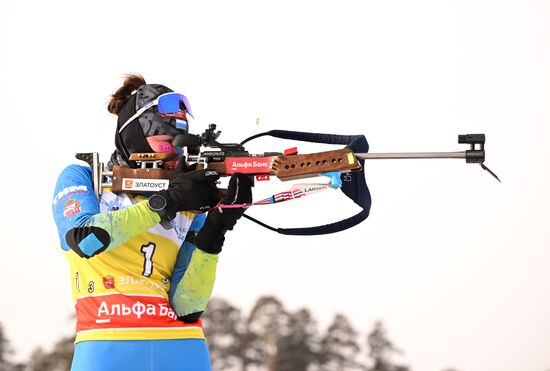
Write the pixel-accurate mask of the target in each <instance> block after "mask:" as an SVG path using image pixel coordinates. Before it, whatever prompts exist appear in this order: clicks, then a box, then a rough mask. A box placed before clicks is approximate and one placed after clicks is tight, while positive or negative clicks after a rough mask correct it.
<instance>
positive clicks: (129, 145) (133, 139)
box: [115, 84, 182, 164]
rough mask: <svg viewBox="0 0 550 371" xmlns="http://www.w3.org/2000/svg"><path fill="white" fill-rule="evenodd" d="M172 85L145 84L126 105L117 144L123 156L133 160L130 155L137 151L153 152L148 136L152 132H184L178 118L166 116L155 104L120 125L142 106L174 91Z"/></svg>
mask: <svg viewBox="0 0 550 371" xmlns="http://www.w3.org/2000/svg"><path fill="white" fill-rule="evenodd" d="M172 91H173V90H172V89H169V88H167V87H166V86H164V85H158V84H145V85H142V86H140V87H139V89H138V90H137V92H136V93H135V94H133V95H132V96H131V97H130V99H129V100H128V101H127V102H126V103H125V104H124V105H123V106H122V108H121V109H120V112H119V113H118V123H117V129H116V132H115V146H116V149H117V152H118V153H119V154H120V156H121V157H122V159H123V160H124V161H125V162H126V163H127V164H130V161H129V158H130V155H131V154H132V153H134V152H153V150H152V149H151V147H150V146H149V143H147V140H146V138H147V137H149V136H152V135H174V136H175V135H178V134H181V133H182V132H181V131H180V130H178V129H176V126H175V125H174V122H172V121H173V120H175V119H174V118H169V117H162V116H161V115H160V113H159V112H158V107H157V106H153V107H151V108H149V109H148V110H147V111H145V112H143V113H142V114H141V115H140V116H139V117H137V118H136V119H134V120H132V121H131V122H130V123H129V124H128V125H126V127H125V128H124V130H122V132H120V128H121V127H122V125H124V123H125V122H126V121H128V119H130V118H131V117H132V116H133V115H134V114H135V113H136V112H137V111H138V110H139V109H140V108H141V107H143V106H145V105H146V104H148V103H150V102H152V101H153V100H155V99H156V98H157V97H158V96H159V95H162V94H165V93H170V92H172Z"/></svg>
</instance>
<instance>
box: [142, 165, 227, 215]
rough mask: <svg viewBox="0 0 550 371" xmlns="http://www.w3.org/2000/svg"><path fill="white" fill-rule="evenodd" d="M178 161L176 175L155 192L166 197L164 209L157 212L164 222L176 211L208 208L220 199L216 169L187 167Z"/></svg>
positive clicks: (218, 176)
mask: <svg viewBox="0 0 550 371" xmlns="http://www.w3.org/2000/svg"><path fill="white" fill-rule="evenodd" d="M180 163H181V164H182V165H180V164H178V167H177V168H176V176H175V177H174V178H173V179H172V180H171V181H170V183H169V185H168V189H165V190H161V191H159V192H157V195H160V196H162V197H164V198H165V199H166V206H165V209H164V210H163V211H162V212H159V215H160V217H161V221H164V222H166V221H167V222H169V221H170V220H172V219H174V218H175V217H176V214H177V212H178V211H194V210H196V211H203V210H208V209H210V208H211V207H212V206H215V205H217V204H218V202H219V200H220V199H219V196H217V195H219V193H218V189H217V188H216V181H217V180H218V179H219V178H220V175H219V174H218V173H217V172H216V171H213V170H208V169H206V170H194V168H193V167H190V168H187V167H186V165H185V161H184V160H182V161H180ZM186 170H187V171H186ZM151 197H153V196H151Z"/></svg>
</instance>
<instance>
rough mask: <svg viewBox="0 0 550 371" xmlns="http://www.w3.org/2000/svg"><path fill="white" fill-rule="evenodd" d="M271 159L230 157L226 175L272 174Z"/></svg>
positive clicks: (227, 162)
mask: <svg viewBox="0 0 550 371" xmlns="http://www.w3.org/2000/svg"><path fill="white" fill-rule="evenodd" d="M271 160H272V158H271V157H228V158H227V159H226V161H225V163H226V173H227V174H233V173H236V172H238V173H243V174H255V173H265V174H269V173H270V172H271Z"/></svg>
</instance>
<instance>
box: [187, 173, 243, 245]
mask: <svg viewBox="0 0 550 371" xmlns="http://www.w3.org/2000/svg"><path fill="white" fill-rule="evenodd" d="M251 202H252V182H251V180H250V178H249V177H248V176H247V175H245V174H241V173H235V174H233V175H232V176H231V179H230V180H229V187H228V188H227V195H226V196H225V197H224V198H223V199H222V200H221V203H222V204H247V203H251ZM245 211H246V209H245V208H224V209H219V208H216V209H214V210H212V211H210V212H209V213H208V217H207V218H206V221H205V222H204V226H203V227H202V228H201V230H200V231H199V233H198V234H197V237H195V245H196V246H197V248H198V249H200V250H202V251H204V252H206V253H209V254H219V253H220V252H221V250H222V246H223V243H224V241H225V233H226V232H227V231H228V230H232V229H233V227H234V226H235V224H236V223H237V221H238V220H239V219H240V218H241V216H243V214H244V212H245Z"/></svg>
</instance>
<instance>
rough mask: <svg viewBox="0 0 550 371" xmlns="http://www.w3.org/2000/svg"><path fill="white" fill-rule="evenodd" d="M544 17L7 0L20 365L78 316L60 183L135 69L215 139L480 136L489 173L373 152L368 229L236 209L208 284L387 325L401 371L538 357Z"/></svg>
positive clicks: (330, 196)
mask: <svg viewBox="0 0 550 371" xmlns="http://www.w3.org/2000/svg"><path fill="white" fill-rule="evenodd" d="M549 17H550V5H548V3H547V2H544V1H526V0H522V1H506V0H500V1H496V0H495V1H488V0H476V1H440V0H437V1H436V0H434V1H427V0H419V1H377V2H374V1H322V0H319V1H281V0H279V1H271V2H267V1H240V0H239V1H225V2H224V1H201V2H198V1H197V2H193V3H191V2H188V1H169V2H168V1H164V2H162V1H158V2H144V1H116V2H112V1H111V2H106V1H105V2H103V1H96V2H88V3H83V2H74V1H71V2H70V1H48V2H44V1H25V0H20V1H11V2H8V3H5V4H3V6H2V12H1V14H0V35H1V36H0V38H1V43H0V66H1V69H0V108H1V109H2V111H1V112H2V119H1V121H0V122H1V124H0V125H1V128H2V143H3V157H4V171H3V172H2V181H1V182H0V187H1V188H0V191H1V194H2V195H4V199H3V205H4V207H5V208H6V212H5V214H4V218H3V220H4V222H3V228H2V231H3V243H2V245H3V246H2V254H1V256H2V257H1V258H0V284H1V286H0V288H1V297H2V299H1V303H2V304H1V305H0V322H1V323H2V324H3V325H4V327H5V330H6V331H7V336H8V337H9V338H10V339H11V340H12V343H13V346H14V348H15V350H16V352H17V355H18V359H25V358H26V357H28V355H29V353H30V352H31V351H32V349H34V348H35V347H37V346H43V347H46V349H48V347H49V346H50V345H51V344H52V343H53V342H54V341H56V340H58V339H59V338H60V337H61V336H63V335H67V334H70V333H71V331H72V330H73V323H72V320H71V319H70V316H71V314H72V312H73V304H72V302H71V294H70V285H69V270H68V267H67V265H66V262H65V261H64V257H63V255H62V253H61V249H60V248H59V243H58V238H57V231H56V228H55V225H54V222H53V219H52V216H51V210H50V205H51V198H52V194H53V188H54V184H55V181H56V178H57V175H58V174H59V172H60V171H61V170H62V169H63V168H64V167H65V166H67V165H68V164H71V163H75V162H76V161H75V160H74V154H75V153H76V152H91V151H97V152H99V153H100V155H101V158H102V160H103V161H107V159H108V156H109V154H110V153H111V151H112V150H113V142H114V139H113V133H114V128H115V123H116V118H115V117H114V116H112V115H110V114H108V113H107V110H106V102H107V100H108V98H109V95H110V94H111V93H112V92H113V91H114V90H115V89H116V88H118V87H119V86H120V85H121V83H122V79H121V77H122V75H123V74H125V73H128V72H138V73H141V74H143V76H144V77H145V78H146V80H147V81H148V82H150V83H162V84H165V85H167V86H169V87H170V88H171V89H173V90H176V91H178V92H181V93H183V94H185V95H186V96H187V97H188V98H189V99H190V101H191V104H192V107H193V112H194V114H195V117H196V119H195V121H194V122H192V124H191V125H192V126H191V129H192V131H194V132H196V133H198V132H200V131H202V130H204V128H205V127H206V126H207V125H208V124H209V123H216V124H217V125H218V127H219V129H221V130H222V132H223V133H222V137H221V138H220V139H222V140H223V141H225V142H235V141H240V140H242V139H243V138H245V137H247V136H249V135H253V134H256V133H258V132H260V131H266V130H270V129H291V130H301V131H314V132H332V133H339V134H365V135H366V137H367V139H368V141H369V143H370V146H371V152H398V151H460V150H464V148H463V147H462V146H460V145H459V144H458V143H457V135H458V134H465V133H485V134H486V135H487V144H486V149H487V161H486V164H487V165H488V166H489V167H490V168H491V169H492V170H493V171H495V172H496V173H497V174H498V175H499V176H500V178H501V179H502V183H498V182H497V181H496V180H494V179H493V178H492V177H491V176H490V175H489V174H488V173H486V172H484V171H483V170H481V169H480V168H479V166H477V165H467V164H465V163H464V162H463V161H461V160H425V161H420V160H419V161H416V160H415V161H410V160H409V161H388V160H384V161H382V160H372V161H369V162H368V163H367V164H366V173H367V175H366V177H367V183H368V185H369V187H370V189H371V192H372V197H373V206H372V209H371V215H370V217H369V218H368V219H367V220H366V221H365V222H364V223H363V224H361V225H359V226H358V227H355V228H354V229H351V230H348V231H345V232H342V233H338V234H333V235H327V236H323V237H285V236H279V235H276V234H273V232H270V231H268V230H264V229H262V228H260V227H258V226H256V225H254V224H252V223H250V222H248V221H246V220H243V221H241V222H240V223H239V225H238V226H237V228H236V230H235V231H233V232H232V233H231V234H230V235H228V238H227V243H226V246H225V247H224V251H223V252H222V255H221V259H220V265H219V274H218V280H217V283H216V287H215V293H214V294H215V295H216V296H220V297H224V298H226V299H228V300H230V301H232V302H233V303H234V304H235V305H237V306H239V307H241V308H243V309H245V310H246V309H249V308H250V306H251V305H252V304H253V303H254V301H255V300H256V298H257V297H258V296H260V295H264V294H274V295H276V296H277V297H279V298H280V299H281V300H282V301H283V302H284V303H285V305H286V306H287V307H288V308H289V309H298V308H300V307H302V306H307V307H309V308H310V309H311V310H312V312H313V313H314V315H315V316H316V318H317V319H318V320H319V322H320V324H321V325H322V326H326V324H328V322H329V321H330V320H331V319H332V316H333V315H334V314H335V313H337V312H341V313H344V314H345V315H347V316H348V317H349V318H350V319H351V321H352V322H353V323H354V325H356V327H357V328H358V330H360V331H361V332H362V333H363V334H364V333H366V332H367V331H368V330H370V329H371V328H372V325H373V323H374V321H375V320H378V319H380V320H382V321H383V322H384V323H385V325H386V327H387V329H388V332H389V336H390V338H391V339H392V340H393V341H394V342H395V344H396V345H397V346H398V347H400V348H401V349H403V350H404V352H405V353H404V355H403V357H401V358H400V360H401V361H402V362H403V363H405V364H408V365H410V366H411V367H412V369H413V370H415V371H440V370H442V369H444V368H445V367H456V368H457V369H458V370H461V371H493V370H494V371H497V370H498V371H518V370H521V371H544V370H547V369H549V368H550V352H549V348H548V345H549V344H550V295H548V293H549V289H550V280H549V278H550V277H549V276H550V273H549V272H548V266H549V263H548V261H549V259H550V251H549V248H550V232H549V228H548V225H549V211H550V195H549V194H550V192H549V189H550V184H549V183H550V176H549V171H550V170H549V169H550V166H549V159H550V150H549V146H548V142H549V140H550V128H549V119H550V109H549V108H548V102H549V101H550V72H549V68H548V66H550V49H549V46H550V44H549V41H550V26H549V25H548V24H549V22H548V19H549ZM257 118H259V124H256V120H257ZM292 145H293V143H288V142H284V141H278V140H269V139H262V140H259V141H258V142H256V143H252V144H251V145H250V147H249V149H250V151H251V152H264V151H281V150H284V149H285V148H287V147H291V146H292ZM298 147H299V150H300V151H301V152H307V151H313V150H319V151H321V150H325V149H327V147H326V146H313V145H308V146H305V145H301V144H299V145H298ZM330 149H332V147H330ZM288 186H289V185H288V184H284V183H280V182H278V181H273V182H271V183H270V185H265V184H263V185H258V186H257V187H256V189H255V190H254V192H255V195H256V197H258V198H261V197H264V196H267V195H269V194H271V192H276V191H278V190H283V189H286V188H288ZM355 212H357V210H356V208H355V207H354V205H353V204H351V202H349V201H348V200H347V199H346V198H345V197H344V196H343V195H342V194H340V193H338V192H332V191H331V192H325V193H321V194H318V195H313V196H311V198H310V199H302V200H298V201H293V202H289V203H286V204H281V205H276V206H269V207H265V208H264V209H256V210H250V211H249V213H250V214H251V215H255V216H262V217H264V218H266V219H268V220H269V221H270V222H272V223H273V224H275V225H279V226H292V225H295V224H296V223H305V224H309V225H313V224H315V223H318V222H328V221H334V220H336V218H337V217H339V216H340V217H344V216H348V215H351V214H352V213H355Z"/></svg>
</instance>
